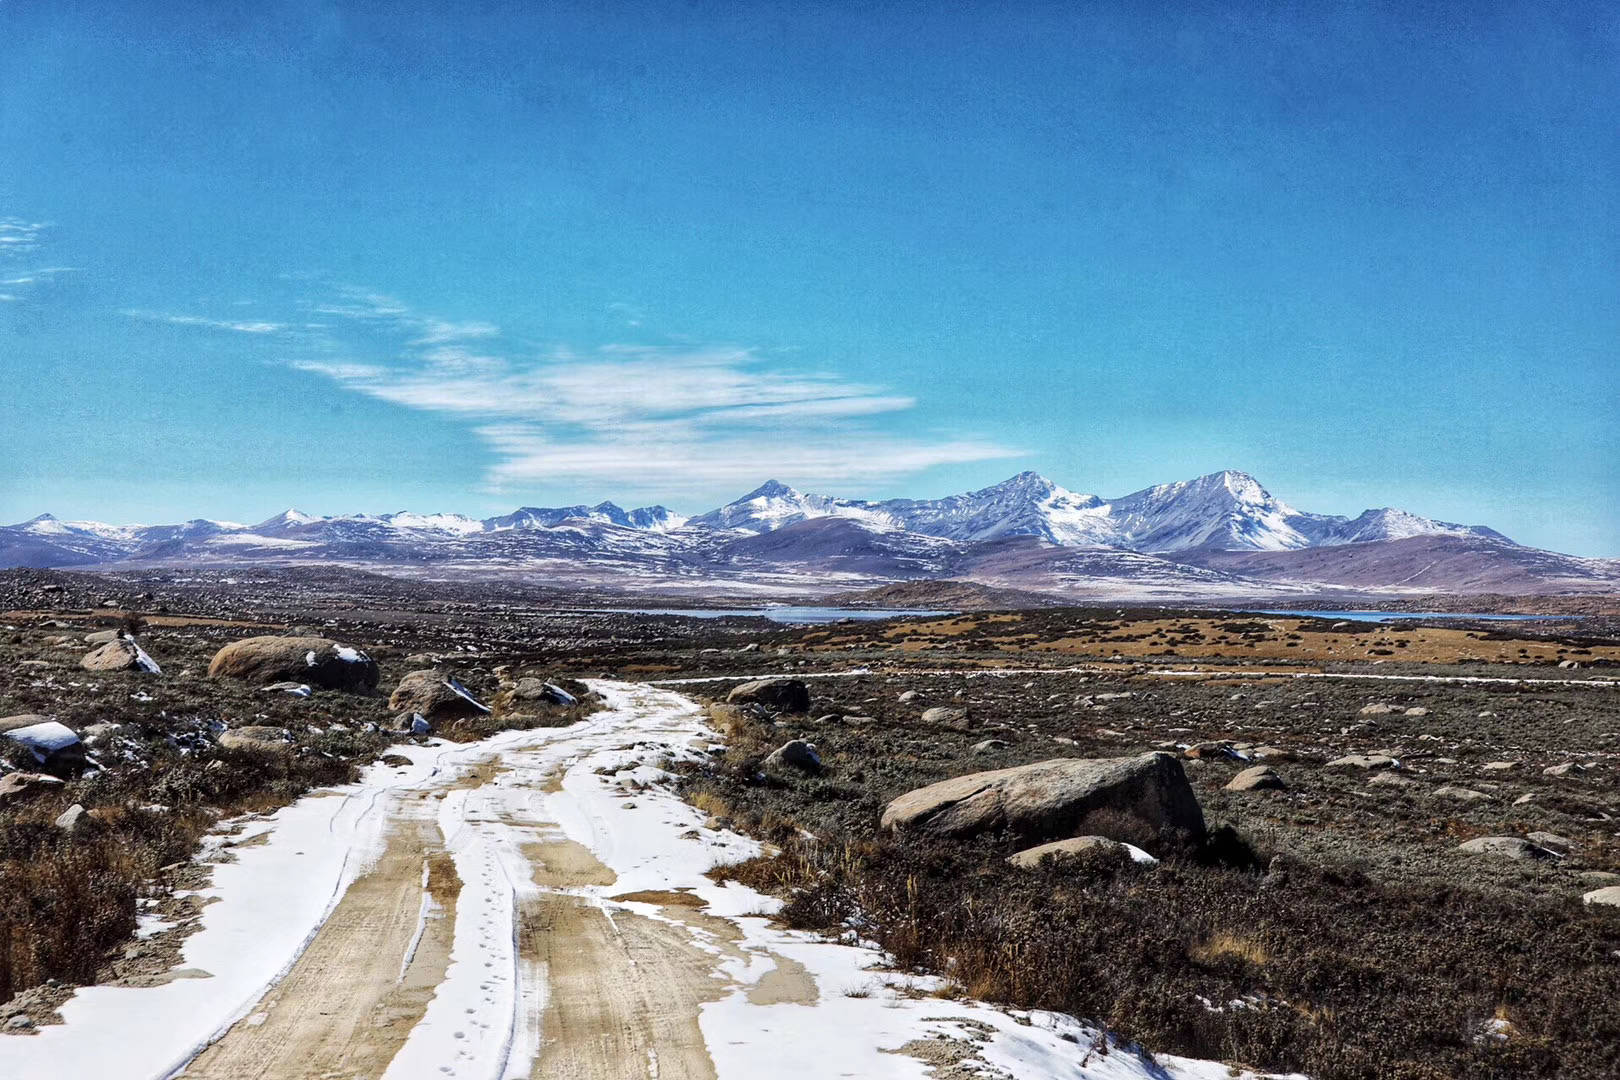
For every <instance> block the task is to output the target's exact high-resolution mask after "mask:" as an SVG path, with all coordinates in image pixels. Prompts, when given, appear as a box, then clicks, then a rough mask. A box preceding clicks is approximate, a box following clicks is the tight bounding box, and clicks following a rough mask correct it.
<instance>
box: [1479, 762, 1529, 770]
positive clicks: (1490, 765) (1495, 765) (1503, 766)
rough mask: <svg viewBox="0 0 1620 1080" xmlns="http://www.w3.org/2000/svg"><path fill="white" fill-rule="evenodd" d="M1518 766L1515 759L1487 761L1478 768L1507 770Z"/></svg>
mask: <svg viewBox="0 0 1620 1080" xmlns="http://www.w3.org/2000/svg"><path fill="white" fill-rule="evenodd" d="M1518 767H1519V763H1518V762H1517V761H1487V762H1486V763H1485V764H1483V765H1481V766H1480V767H1479V770H1480V772H1507V771H1508V770H1509V769H1517V768H1518Z"/></svg>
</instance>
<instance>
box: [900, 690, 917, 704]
mask: <svg viewBox="0 0 1620 1080" xmlns="http://www.w3.org/2000/svg"><path fill="white" fill-rule="evenodd" d="M920 696H921V695H919V694H918V693H917V691H915V690H907V691H906V692H905V693H903V694H901V695H900V697H899V698H898V699H897V700H898V701H899V702H900V704H902V705H910V704H911V703H912V702H913V701H916V700H917V698H918V697H920Z"/></svg>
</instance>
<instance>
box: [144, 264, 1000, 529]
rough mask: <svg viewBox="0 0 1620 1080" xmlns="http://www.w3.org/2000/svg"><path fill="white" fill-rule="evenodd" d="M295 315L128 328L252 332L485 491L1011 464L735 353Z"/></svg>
mask: <svg viewBox="0 0 1620 1080" xmlns="http://www.w3.org/2000/svg"><path fill="white" fill-rule="evenodd" d="M302 306H303V307H304V308H305V310H306V312H312V313H313V314H314V316H318V317H319V318H320V319H321V320H322V322H321V323H309V322H299V321H297V320H287V321H283V322H274V323H272V322H268V321H265V322H252V323H247V322H242V321H239V320H233V319H215V318H209V317H203V316H193V315H184V316H174V315H153V314H152V313H148V312H135V311H131V312H127V314H129V315H131V316H134V317H138V318H157V319H160V320H161V321H163V322H166V323H170V324H175V325H185V326H194V327H200V328H203V329H209V330H226V331H235V332H238V333H249V334H261V335H263V336H265V338H266V339H267V340H269V341H272V342H273V343H274V344H275V346H276V347H277V349H278V351H279V352H280V355H279V356H278V362H280V363H283V364H285V365H287V366H289V367H291V368H293V369H295V370H297V371H301V372H305V373H308V374H310V375H314V376H319V377H320V378H323V379H327V380H329V381H331V382H332V383H335V384H336V385H337V386H339V387H341V388H343V389H344V390H347V391H350V392H352V393H357V394H362V395H365V396H367V397H370V398H374V399H376V400H378V401H384V402H388V403H389V404H392V405H397V406H400V407H403V408H407V409H413V410H418V411H421V412H424V413H431V414H436V415H439V416H443V417H447V418H450V419H453V420H456V421H460V422H463V423H465V424H466V425H467V426H468V429H469V430H470V431H472V432H473V433H474V434H475V435H476V436H477V437H478V438H479V439H480V440H482V441H483V442H484V443H485V445H486V446H488V447H489V449H490V451H491V453H492V455H493V458H494V461H493V462H492V464H491V465H490V466H489V467H488V469H487V470H486V473H485V476H484V482H485V487H486V489H487V490H490V491H492V492H503V493H505V492H515V491H519V490H536V491H539V490H545V489H563V488H572V489H579V488H589V489H592V490H599V489H601V488H604V487H605V488H609V489H611V491H612V493H613V494H614V495H615V496H616V497H617V496H623V497H634V496H641V495H651V496H654V497H681V496H689V497H693V498H698V497H707V496H709V495H713V494H716V493H720V492H723V491H725V490H728V489H730V488H732V487H735V486H736V485H739V484H743V485H750V486H751V485H752V484H755V483H758V482H759V481H760V480H762V479H764V478H766V477H767V476H775V477H780V478H782V479H785V480H790V481H792V482H795V483H800V484H805V485H821V486H826V485H838V484H864V483H875V482H881V481H884V480H889V479H894V478H899V477H903V476H906V475H909V474H912V473H916V472H920V471H922V470H924V469H928V468H932V467H934V466H938V465H954V464H961V463H965V462H973V461H984V460H989V459H994V458H1005V457H1012V456H1015V455H1016V453H1017V451H1015V450H1012V449H1009V448H1007V447H1005V446H1002V445H1000V444H998V443H996V442H994V441H992V440H989V439H983V438H977V437H973V436H971V435H964V436H957V437H933V436H930V435H928V434H901V433H898V432H897V431H896V430H894V429H895V427H896V426H897V425H895V424H894V423H893V420H894V419H896V418H897V416H898V414H902V413H906V412H910V411H912V410H914V409H916V408H917V405H918V402H917V400H916V398H914V397H913V396H911V395H909V394H905V393H899V392H896V391H895V390H893V389H892V388H889V387H885V386H882V385H879V384H876V383H870V382H865V381H860V380H856V379H851V378H848V377H846V376H844V375H841V374H838V373H835V372H830V371H819V370H814V369H813V368H809V367H806V366H789V365H786V364H784V363H783V362H782V361H781V359H780V357H779V356H778V355H775V354H771V355H767V354H764V353H762V352H761V351H760V350H757V349H752V348H748V347H743V346H736V345H689V344H683V345H648V344H612V345H605V346H601V347H597V348H593V349H588V350H577V349H573V348H568V347H552V348H549V349H537V348H534V347H533V346H528V345H520V344H516V343H513V342H512V341H510V340H509V339H508V337H507V336H506V335H504V334H503V333H502V331H501V329H500V328H499V327H498V326H496V325H494V324H493V323H489V322H485V321H470V320H458V319H451V318H444V317H440V316H437V315H428V314H423V313H420V312H418V311H416V310H415V309H413V308H412V307H411V306H410V305H409V304H407V303H405V302H404V301H402V300H400V299H398V298H396V297H393V296H390V295H388V294H386V293H383V292H379V291H376V290H373V289H368V288H362V287H359V286H352V285H337V286H330V287H328V288H327V289H326V290H325V292H324V293H323V295H322V296H320V297H318V298H316V299H311V300H306V301H305V302H304V303H303V304H302Z"/></svg>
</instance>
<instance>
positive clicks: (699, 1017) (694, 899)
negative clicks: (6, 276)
mask: <svg viewBox="0 0 1620 1080" xmlns="http://www.w3.org/2000/svg"><path fill="white" fill-rule="evenodd" d="M593 688H594V689H595V690H597V691H598V692H599V693H601V694H602V695H603V696H604V697H605V698H606V700H607V705H608V707H607V708H606V709H604V710H602V711H600V712H598V713H596V714H594V715H593V716H591V717H590V718H589V719H587V720H585V721H583V722H581V723H579V724H576V725H574V726H572V727H569V728H561V729H541V730H535V731H523V732H508V733H506V734H502V735H498V736H495V737H493V738H491V739H488V740H485V741H483V742H481V743H476V744H469V745H457V744H450V743H435V744H433V745H430V746H426V747H408V748H401V749H400V750H399V752H400V753H403V754H405V755H406V756H407V757H409V758H410V759H411V764H409V765H408V766H401V767H397V768H393V767H387V766H383V765H380V764H379V765H375V766H372V767H371V768H370V769H368V770H367V772H366V774H365V776H364V777H363V778H362V780H361V782H360V783H358V784H355V785H351V786H349V787H345V788H341V789H334V790H328V791H322V792H317V793H315V794H313V795H311V796H309V797H306V798H304V799H301V800H299V801H298V802H297V803H295V804H294V805H292V806H290V807H287V808H285V809H283V810H281V811H280V812H278V813H276V814H275V815H273V816H271V817H269V818H264V819H255V820H253V821H252V822H251V823H250V824H249V826H248V830H247V831H246V833H244V834H240V835H238V836H236V837H235V838H234V839H235V840H236V841H238V842H239V843H238V845H237V846H235V847H234V848H233V853H234V855H235V861H234V862H227V863H222V864H220V865H218V866H217V867H216V868H215V871H214V880H213V884H212V886H211V887H210V888H209V889H207V890H206V891H205V893H204V894H203V895H204V898H205V899H206V900H207V901H208V906H207V907H206V908H205V910H204V915H203V925H202V929H201V930H199V931H198V932H197V933H195V934H194V935H192V936H191V937H189V938H188V939H187V940H186V942H185V945H184V957H183V961H182V963H181V965H180V969H179V972H178V974H179V975H180V977H177V978H174V979H172V980H171V981H169V982H168V983H166V984H164V985H161V986H157V987H150V988H139V989H137V988H115V987H93V988H88V989H84V990H81V991H80V992H79V993H78V994H77V995H76V996H75V997H74V998H73V1000H72V1001H70V1002H69V1003H68V1004H67V1005H65V1006H64V1007H63V1009H62V1013H63V1016H64V1017H65V1019H66V1023H65V1024H61V1025H50V1026H46V1027H43V1028H41V1029H40V1030H39V1032H38V1034H36V1035H33V1036H28V1037H11V1038H0V1080H24V1078H33V1077H46V1076H50V1077H60V1078H78V1077H85V1078H89V1077H95V1078H97V1080H122V1078H130V1080H155V1078H161V1077H168V1076H173V1075H186V1076H202V1077H230V1078H240V1077H259V1078H267V1080H268V1078H294V1077H297V1078H303V1077H311V1078H314V1077H342V1078H344V1080H353V1078H356V1077H365V1078H375V1077H387V1078H390V1080H418V1078H420V1080H429V1078H441V1077H452V1078H457V1080H511V1078H518V1077H540V1076H545V1077H573V1078H587V1077H590V1078H602V1080H625V1078H630V1077H648V1078H649V1080H671V1078H675V1077H717V1078H732V1077H735V1078H739V1080H744V1078H745V1080H755V1078H757V1077H762V1076H772V1077H807V1078H809V1077H919V1078H920V1077H926V1076H928V1075H929V1074H930V1067H929V1065H928V1064H927V1063H926V1062H925V1061H924V1060H923V1058H922V1057H919V1056H918V1054H917V1052H916V1051H918V1048H919V1047H924V1048H927V1047H932V1048H933V1049H934V1050H935V1051H936V1053H934V1054H927V1055H925V1056H927V1057H931V1058H933V1059H934V1060H936V1061H939V1060H944V1059H945V1058H946V1057H948V1056H954V1055H957V1054H958V1053H960V1052H965V1053H967V1054H968V1055H969V1058H970V1060H972V1059H973V1058H976V1059H977V1060H978V1061H980V1062H982V1065H980V1066H978V1067H979V1069H980V1070H981V1073H980V1074H981V1075H984V1076H986V1077H996V1076H1002V1077H1017V1078H1019V1080H1023V1078H1031V1080H1045V1078H1058V1077H1062V1078H1069V1080H1082V1078H1096V1080H1102V1078H1108V1080H1127V1078H1148V1077H1154V1078H1159V1080H1166V1078H1170V1080H1193V1078H1197V1080H1205V1078H1207V1080H1215V1078H1217V1077H1227V1076H1229V1075H1230V1074H1229V1073H1228V1071H1227V1069H1226V1068H1225V1066H1223V1065H1219V1064H1214V1063H1207V1062H1190V1061H1184V1060H1179V1059H1173V1058H1167V1057H1165V1056H1162V1055H1161V1056H1160V1057H1159V1059H1158V1060H1157V1061H1156V1062H1154V1061H1149V1060H1147V1059H1146V1058H1144V1057H1142V1056H1140V1055H1137V1054H1135V1053H1130V1052H1125V1051H1123V1050H1120V1049H1115V1050H1114V1051H1113V1052H1111V1053H1107V1054H1095V1053H1088V1051H1090V1050H1092V1049H1093V1047H1094V1046H1095V1045H1096V1044H1097V1043H1098V1041H1099V1039H1100V1036H1099V1034H1098V1032H1097V1031H1095V1030H1094V1029H1092V1028H1089V1027H1087V1026H1085V1025H1083V1024H1081V1023H1080V1022H1078V1021H1076V1020H1074V1019H1072V1018H1069V1017H1065V1016H1059V1015H1055V1014H1049V1013H1021V1012H1008V1011H1004V1010H1000V1009H997V1008H993V1007H991V1006H988V1005H983V1004H981V1003H976V1002H972V1001H961V1000H948V999H943V998H936V997H932V996H928V994H927V993H926V992H927V991H928V990H929V989H930V988H931V987H932V985H933V984H932V983H931V982H930V981H929V980H927V979H921V978H911V977H906V976H901V975H896V974H894V973H892V972H885V971H882V970H880V965H881V962H882V957H881V955H880V954H879V953H877V952H876V951H874V950H871V949H867V948H861V947H855V946H851V945H843V944H837V943H832V942H827V941H824V940H820V939H817V938H813V937H810V936H807V935H804V934H800V933H796V932H793V931H788V930H784V929H781V928H779V927H775V926H773V925H771V923H770V921H769V920H768V919H767V918H766V917H765V915H766V914H768V913H769V912H770V911H772V910H773V909H774V908H775V906H776V905H777V901H775V900H773V899H772V898H770V897H767V896H764V895H761V894H759V893H756V892H754V891H752V890H750V889H747V888H744V887H742V886H740V885H737V884H736V883H734V882H733V883H727V884H724V885H720V884H716V883H714V882H713V881H711V880H710V879H709V878H708V877H706V876H705V872H706V871H708V870H710V869H712V868H713V867H714V866H716V865H719V864H721V863H724V862H730V861H735V860H738V859H742V858H746V857H749V856H751V855H754V854H757V853H758V851H759V848H758V846H757V845H756V844H755V843H754V842H753V841H751V840H749V839H747V838H745V837H742V836H739V835H737V834H735V833H731V832H727V831H723V830H715V829H712V828H710V827H708V826H707V825H706V824H705V818H704V815H703V814H702V813H700V812H699V811H697V810H696V809H694V808H693V807H691V806H689V805H688V804H686V803H685V802H683V801H681V800H680V799H679V798H678V797H677V796H676V795H675V794H674V793H673V791H672V790H671V788H670V785H669V780H670V779H671V777H670V775H669V774H668V773H667V772H666V771H665V767H666V766H667V765H669V764H670V763H671V762H673V761H678V760H681V759H689V760H690V759H696V758H698V757H700V756H701V755H703V754H705V753H706V751H707V749H708V747H709V746H710V745H712V743H713V741H714V739H715V738H716V736H714V734H713V733H712V732H711V731H710V730H709V729H708V728H707V727H706V725H705V723H704V719H703V716H702V713H701V711H700V710H699V708H698V707H697V706H696V705H695V704H693V703H692V702H691V701H689V700H687V699H686V698H684V697H681V696H680V695H679V694H677V693H675V692H673V691H670V690H662V689H656V688H653V687H650V686H645V685H632V684H626V683H612V682H597V683H594V684H593ZM261 832H262V833H263V839H262V842H257V841H256V842H254V843H249V844H246V845H242V844H240V841H242V840H244V839H255V837H256V834H258V833H261ZM940 1040H953V1041H954V1045H951V1046H950V1047H949V1049H950V1051H951V1053H950V1054H949V1055H942V1054H939V1053H937V1051H939V1050H940V1049H941V1047H942V1045H943V1044H942V1043H941V1042H940Z"/></svg>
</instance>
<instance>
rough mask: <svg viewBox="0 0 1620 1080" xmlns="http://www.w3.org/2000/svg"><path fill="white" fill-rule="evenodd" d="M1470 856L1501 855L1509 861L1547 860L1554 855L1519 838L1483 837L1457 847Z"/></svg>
mask: <svg viewBox="0 0 1620 1080" xmlns="http://www.w3.org/2000/svg"><path fill="white" fill-rule="evenodd" d="M1457 850H1458V851H1466V852H1468V853H1469V854H1470V855H1500V856H1502V857H1504V858H1508V859H1547V858H1551V857H1552V853H1551V852H1549V851H1546V850H1545V849H1543V848H1539V847H1537V846H1536V845H1535V844H1532V843H1531V842H1530V841H1528V840H1525V839H1523V838H1522V837H1518V836H1481V837H1479V838H1478V839H1476V840H1469V841H1466V842H1464V843H1461V844H1458V845H1457Z"/></svg>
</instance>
